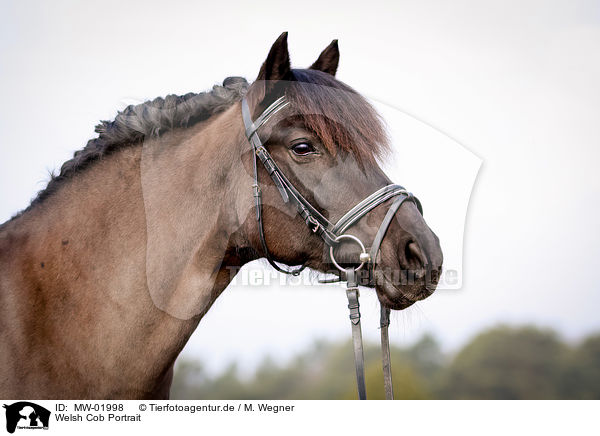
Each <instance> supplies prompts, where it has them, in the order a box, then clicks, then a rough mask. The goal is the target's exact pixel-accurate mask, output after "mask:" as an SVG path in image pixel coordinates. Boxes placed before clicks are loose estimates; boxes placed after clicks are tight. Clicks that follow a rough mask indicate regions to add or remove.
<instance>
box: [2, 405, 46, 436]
mask: <svg viewBox="0 0 600 436" xmlns="http://www.w3.org/2000/svg"><path fill="white" fill-rule="evenodd" d="M3 407H4V408H5V409H6V431H8V432H9V433H14V432H15V430H16V429H17V428H19V429H45V430H47V429H48V421H50V411H49V410H48V409H46V408H44V407H42V406H39V405H37V404H35V403H31V402H29V401H19V402H17V403H13V404H11V405H6V404H5V405H4V406H3Z"/></svg>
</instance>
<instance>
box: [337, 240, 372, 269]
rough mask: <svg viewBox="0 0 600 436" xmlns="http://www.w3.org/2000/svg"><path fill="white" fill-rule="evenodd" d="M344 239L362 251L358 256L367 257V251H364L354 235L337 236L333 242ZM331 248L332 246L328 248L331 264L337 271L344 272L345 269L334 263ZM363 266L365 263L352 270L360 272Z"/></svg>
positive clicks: (363, 247)
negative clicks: (354, 243) (355, 244)
mask: <svg viewBox="0 0 600 436" xmlns="http://www.w3.org/2000/svg"><path fill="white" fill-rule="evenodd" d="M344 238H345V239H350V240H352V241H354V242H356V243H357V244H358V245H359V246H360V249H361V250H362V253H360V254H366V255H369V253H367V250H366V249H365V246H364V245H363V243H362V242H361V240H360V239H358V238H357V237H356V236H354V235H340V236H337V237H336V238H335V239H334V240H335V242H339V241H340V240H342V239H344ZM333 248H334V247H333V245H332V246H331V247H329V257H330V258H331V261H332V262H333V264H334V265H335V267H336V268H337V269H339V270H340V271H346V269H345V268H342V267H341V266H340V264H339V263H337V262H336V260H335V257H334V256H333ZM363 266H365V262H362V263H361V264H360V265H359V266H358V267H357V268H355V269H354V271H358V270H360V269H361V268H362V267H363Z"/></svg>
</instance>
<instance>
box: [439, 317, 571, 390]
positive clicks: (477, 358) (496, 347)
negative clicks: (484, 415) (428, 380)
mask: <svg viewBox="0 0 600 436" xmlns="http://www.w3.org/2000/svg"><path fill="white" fill-rule="evenodd" d="M566 352H567V348H566V346H565V345H564V344H562V343H561V342H560V340H559V339H558V338H557V337H556V335H555V334H554V333H553V332H550V331H543V330H538V329H536V328H533V327H523V328H510V327H498V328H495V329H492V330H489V331H487V332H484V333H482V334H480V335H479V336H477V337H476V338H475V339H474V340H473V341H471V343H470V344H468V345H467V346H466V347H464V348H463V349H462V350H461V351H460V352H459V353H458V354H457V356H456V358H455V359H454V361H453V362H452V363H451V365H450V366H449V368H448V370H447V371H446V372H445V374H444V377H443V380H442V382H441V386H440V389H439V391H438V395H439V396H440V397H441V398H459V399H497V398H502V399H551V398H560V391H559V389H558V384H559V383H557V381H558V380H560V377H561V376H562V371H563V369H564V368H563V360H564V359H565V357H566Z"/></svg>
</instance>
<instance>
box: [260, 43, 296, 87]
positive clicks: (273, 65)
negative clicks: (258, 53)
mask: <svg viewBox="0 0 600 436" xmlns="http://www.w3.org/2000/svg"><path fill="white" fill-rule="evenodd" d="M287 36H288V33H287V32H283V33H282V34H281V35H279V38H277V41H275V42H274V43H273V46H272V47H271V51H269V55H268V56H267V59H266V60H265V62H264V63H263V64H262V67H260V72H259V73H258V77H257V78H256V80H286V79H289V78H290V76H291V67H290V54H289V52H288V44H287Z"/></svg>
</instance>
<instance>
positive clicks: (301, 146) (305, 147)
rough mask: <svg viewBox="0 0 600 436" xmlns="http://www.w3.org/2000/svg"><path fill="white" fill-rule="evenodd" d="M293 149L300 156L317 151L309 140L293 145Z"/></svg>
mask: <svg viewBox="0 0 600 436" xmlns="http://www.w3.org/2000/svg"><path fill="white" fill-rule="evenodd" d="M292 151H293V152H294V153H295V154H297V155H298V156H306V155H307V154H311V153H316V150H315V148H314V147H313V146H312V145H310V144H309V143H307V142H300V143H298V144H294V145H293V146H292Z"/></svg>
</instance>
